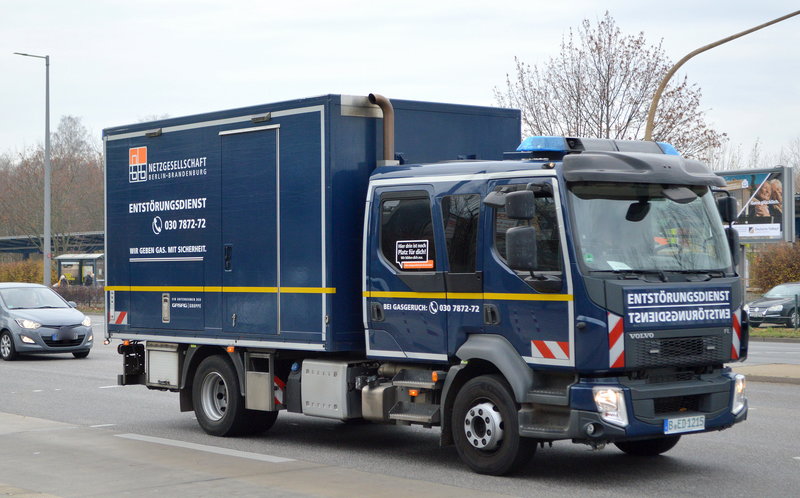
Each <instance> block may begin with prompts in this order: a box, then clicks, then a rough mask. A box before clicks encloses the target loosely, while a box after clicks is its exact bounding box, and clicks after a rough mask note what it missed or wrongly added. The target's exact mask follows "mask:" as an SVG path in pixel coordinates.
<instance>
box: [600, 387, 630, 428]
mask: <svg viewBox="0 0 800 498" xmlns="http://www.w3.org/2000/svg"><path fill="white" fill-rule="evenodd" d="M592 393H593V394H594V403H595V405H597V411H598V412H600V418H602V419H603V420H605V421H606V422H608V423H610V424H614V425H618V426H620V427H625V426H627V425H628V410H627V409H626V407H625V393H624V392H623V391H622V389H621V388H619V387H610V386H597V387H593V388H592Z"/></svg>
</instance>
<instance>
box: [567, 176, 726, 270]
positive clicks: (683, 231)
mask: <svg viewBox="0 0 800 498" xmlns="http://www.w3.org/2000/svg"><path fill="white" fill-rule="evenodd" d="M569 192H570V195H569V198H570V203H571V206H572V214H573V219H574V223H575V225H576V234H577V235H576V237H575V241H576V243H577V250H578V258H579V260H580V262H581V264H582V265H583V266H584V268H586V269H588V270H592V271H609V272H611V271H614V272H625V271H659V272H661V271H681V272H707V271H724V270H727V269H728V268H729V267H730V266H731V255H730V252H729V249H728V243H727V238H726V236H725V232H724V229H723V226H722V222H721V220H720V216H719V212H718V210H717V207H716V203H715V202H714V198H713V196H712V194H711V192H710V191H709V189H708V188H707V187H699V186H692V187H686V186H678V185H661V184H639V183H601V182H578V183H574V184H571V185H570V188H569Z"/></svg>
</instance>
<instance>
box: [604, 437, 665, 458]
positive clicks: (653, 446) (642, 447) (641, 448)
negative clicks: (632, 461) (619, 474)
mask: <svg viewBox="0 0 800 498" xmlns="http://www.w3.org/2000/svg"><path fill="white" fill-rule="evenodd" d="M680 439H681V437H680V436H665V437H659V438H655V439H644V440H642V441H620V442H617V443H614V444H615V445H617V448H619V449H621V450H622V451H624V452H625V453H627V454H628V455H634V456H656V455H660V454H662V453H665V452H667V451H669V450H671V449H672V448H674V447H675V445H676V444H678V441H680Z"/></svg>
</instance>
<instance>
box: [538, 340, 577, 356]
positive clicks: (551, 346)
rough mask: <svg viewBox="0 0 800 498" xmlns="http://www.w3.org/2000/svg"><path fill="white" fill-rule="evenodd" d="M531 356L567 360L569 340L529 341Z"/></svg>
mask: <svg viewBox="0 0 800 498" xmlns="http://www.w3.org/2000/svg"><path fill="white" fill-rule="evenodd" d="M531 356H533V357H534V358H548V359H551V360H568V359H569V342H561V341H531Z"/></svg>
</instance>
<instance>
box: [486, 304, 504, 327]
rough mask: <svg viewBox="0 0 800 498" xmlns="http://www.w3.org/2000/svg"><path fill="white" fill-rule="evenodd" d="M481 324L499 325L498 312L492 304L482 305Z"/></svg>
mask: <svg viewBox="0 0 800 498" xmlns="http://www.w3.org/2000/svg"><path fill="white" fill-rule="evenodd" d="M483 323H484V324H486V325H500V312H499V311H498V310H497V306H495V305H494V304H484V305H483Z"/></svg>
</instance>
